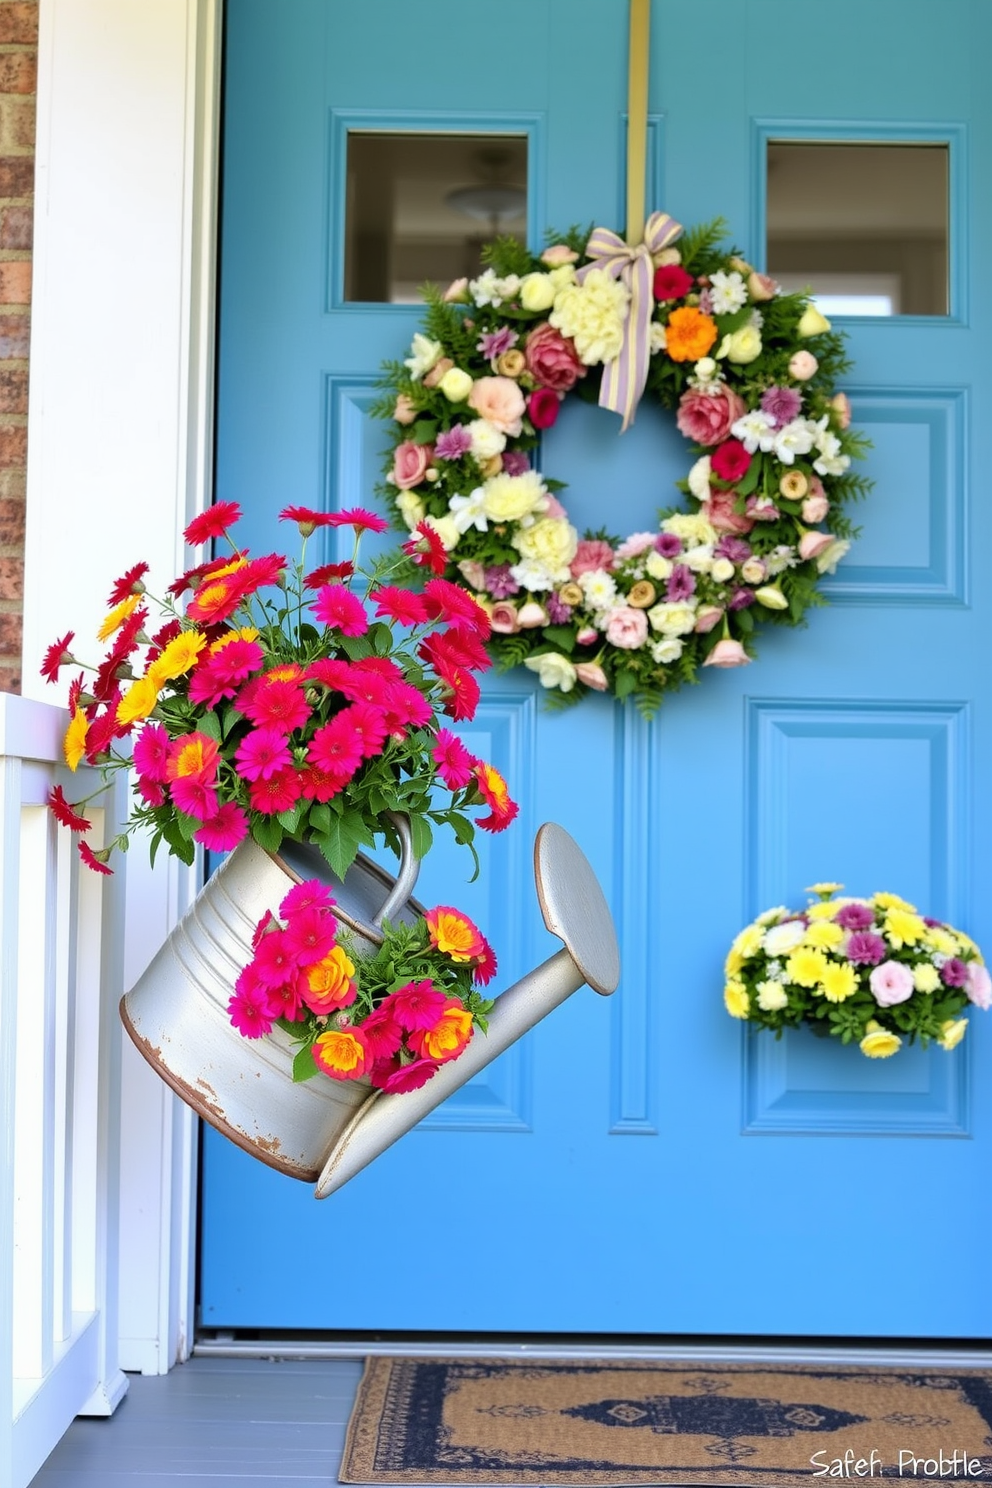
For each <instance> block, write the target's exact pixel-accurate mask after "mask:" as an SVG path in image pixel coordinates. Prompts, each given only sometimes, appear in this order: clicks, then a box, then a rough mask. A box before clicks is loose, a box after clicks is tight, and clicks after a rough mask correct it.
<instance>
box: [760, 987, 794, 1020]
mask: <svg viewBox="0 0 992 1488" xmlns="http://www.w3.org/2000/svg"><path fill="white" fill-rule="evenodd" d="M788 1002H789V994H788V993H787V992H786V990H785V988H784V987H783V986H782V983H781V982H759V983H758V1006H759V1008H760V1009H761V1011H762V1012H763V1013H777V1012H778V1010H779V1008H784V1007H786V1006H787V1005H788Z"/></svg>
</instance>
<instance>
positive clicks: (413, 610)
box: [373, 580, 464, 625]
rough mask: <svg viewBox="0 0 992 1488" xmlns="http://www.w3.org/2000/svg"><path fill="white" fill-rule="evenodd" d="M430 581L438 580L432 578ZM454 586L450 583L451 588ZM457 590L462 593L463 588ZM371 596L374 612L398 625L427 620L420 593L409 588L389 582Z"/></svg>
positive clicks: (418, 623) (417, 623) (415, 623)
mask: <svg viewBox="0 0 992 1488" xmlns="http://www.w3.org/2000/svg"><path fill="white" fill-rule="evenodd" d="M432 582H434V583H437V582H439V581H438V580H432ZM455 587H456V586H455V585H452V588H455ZM458 592H459V594H462V593H464V590H461V589H459V590H458ZM373 597H374V599H375V602H376V605H375V612H376V614H377V615H386V616H388V618H389V619H390V620H395V621H397V623H398V624H400V625H423V624H424V623H425V621H426V620H427V606H426V604H425V602H424V596H423V595H422V594H414V593H413V591H412V590H410V589H399V588H397V587H396V586H395V585H392V584H390V585H387V586H386V587H384V588H382V589H377V590H376V591H375V595H374V596H373Z"/></svg>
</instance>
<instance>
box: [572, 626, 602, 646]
mask: <svg viewBox="0 0 992 1488" xmlns="http://www.w3.org/2000/svg"><path fill="white" fill-rule="evenodd" d="M575 640H576V644H577V645H579V646H594V645H595V644H596V642H597V641H598V640H599V631H598V630H596V628H595V627H594V626H592V625H584V626H583V627H582V629H581V630H580V631H579V632H578V634H577V635H576V637H575Z"/></svg>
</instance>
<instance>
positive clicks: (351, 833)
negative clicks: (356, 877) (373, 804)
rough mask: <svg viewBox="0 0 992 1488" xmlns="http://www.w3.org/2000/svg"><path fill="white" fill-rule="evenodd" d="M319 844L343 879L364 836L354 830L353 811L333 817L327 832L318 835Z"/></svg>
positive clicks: (356, 854) (355, 856)
mask: <svg viewBox="0 0 992 1488" xmlns="http://www.w3.org/2000/svg"><path fill="white" fill-rule="evenodd" d="M317 845H318V846H319V848H320V850H321V852H322V853H323V854H324V857H325V858H326V859H327V861H328V862H329V863H330V865H331V868H332V869H333V870H334V873H335V874H336V875H337V877H338V878H341V879H343V878H344V876H345V874H346V873H347V872H348V869H349V868H350V867H351V865H352V863H353V862H354V861H355V859H356V858H357V857H358V849H359V848H360V847H361V845H362V838H361V837H360V836H359V835H358V834H357V833H356V832H355V830H354V825H353V813H350V812H349V813H348V814H347V815H342V816H334V817H332V818H331V823H330V826H329V827H328V829H327V832H326V833H325V834H324V835H323V836H322V837H318V839H317Z"/></svg>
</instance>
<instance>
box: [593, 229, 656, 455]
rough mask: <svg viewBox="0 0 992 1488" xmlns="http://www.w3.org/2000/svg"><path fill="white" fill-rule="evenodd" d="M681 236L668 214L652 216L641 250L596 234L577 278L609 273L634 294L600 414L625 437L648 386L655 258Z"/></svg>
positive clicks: (605, 232) (608, 369) (607, 369)
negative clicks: (618, 424) (611, 418)
mask: <svg viewBox="0 0 992 1488" xmlns="http://www.w3.org/2000/svg"><path fill="white" fill-rule="evenodd" d="M681 236H682V224H681V223H680V222H676V221H675V218H674V217H669V215H668V213H667V212H652V213H651V216H650V217H649V218H648V220H647V223H646V225H645V228H644V241H643V243H638V244H637V245H636V247H631V245H630V244H629V243H625V242H624V240H623V238H621V237H619V236H618V235H617V234H616V233H615V232H612V231H611V230H610V228H608V227H597V228H594V229H593V232H592V235H591V236H590V238H589V241H588V243H587V244H586V256H587V257H588V258H591V259H592V260H593V262H592V263H588V264H584V265H583V267H582V268H581V269H580V270H579V272H578V275H577V276H576V277H577V278H578V279H579V281H580V282H581V280H583V279H584V278H585V276H586V275H587V274H588V273H589V271H590V270H591V269H604V270H605V271H606V273H607V274H609V276H610V278H611V279H622V280H623V282H624V284H625V285H626V286H627V288H628V289H629V290H630V310H629V312H628V315H627V321H626V324H625V326H624V332H623V344H622V345H621V347H620V351H619V353H618V354H617V356H616V357H615V358H614V360H613V361H612V362H607V363H606V365H605V366H604V368H603V381H602V384H601V385H600V389H599V406H600V408H610V409H612V410H613V412H614V413H619V414H620V415H621V417H622V418H623V427H622V428H621V430H620V433H621V434H623V433H624V432H625V431H626V430H627V428H629V426H630V425H631V424H632V423H633V422H634V414H635V412H636V410H637V405H638V403H639V402H640V399H641V394H642V393H643V392H644V387H645V384H646V383H647V380H648V365H649V363H650V361H651V312H652V311H653V309H654V293H653V285H654V268H655V265H654V255H655V254H657V253H660V252H661V251H662V249H663V248H667V247H668V246H669V244H670V243H674V242H675V240H676V238H680V237H681Z"/></svg>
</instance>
